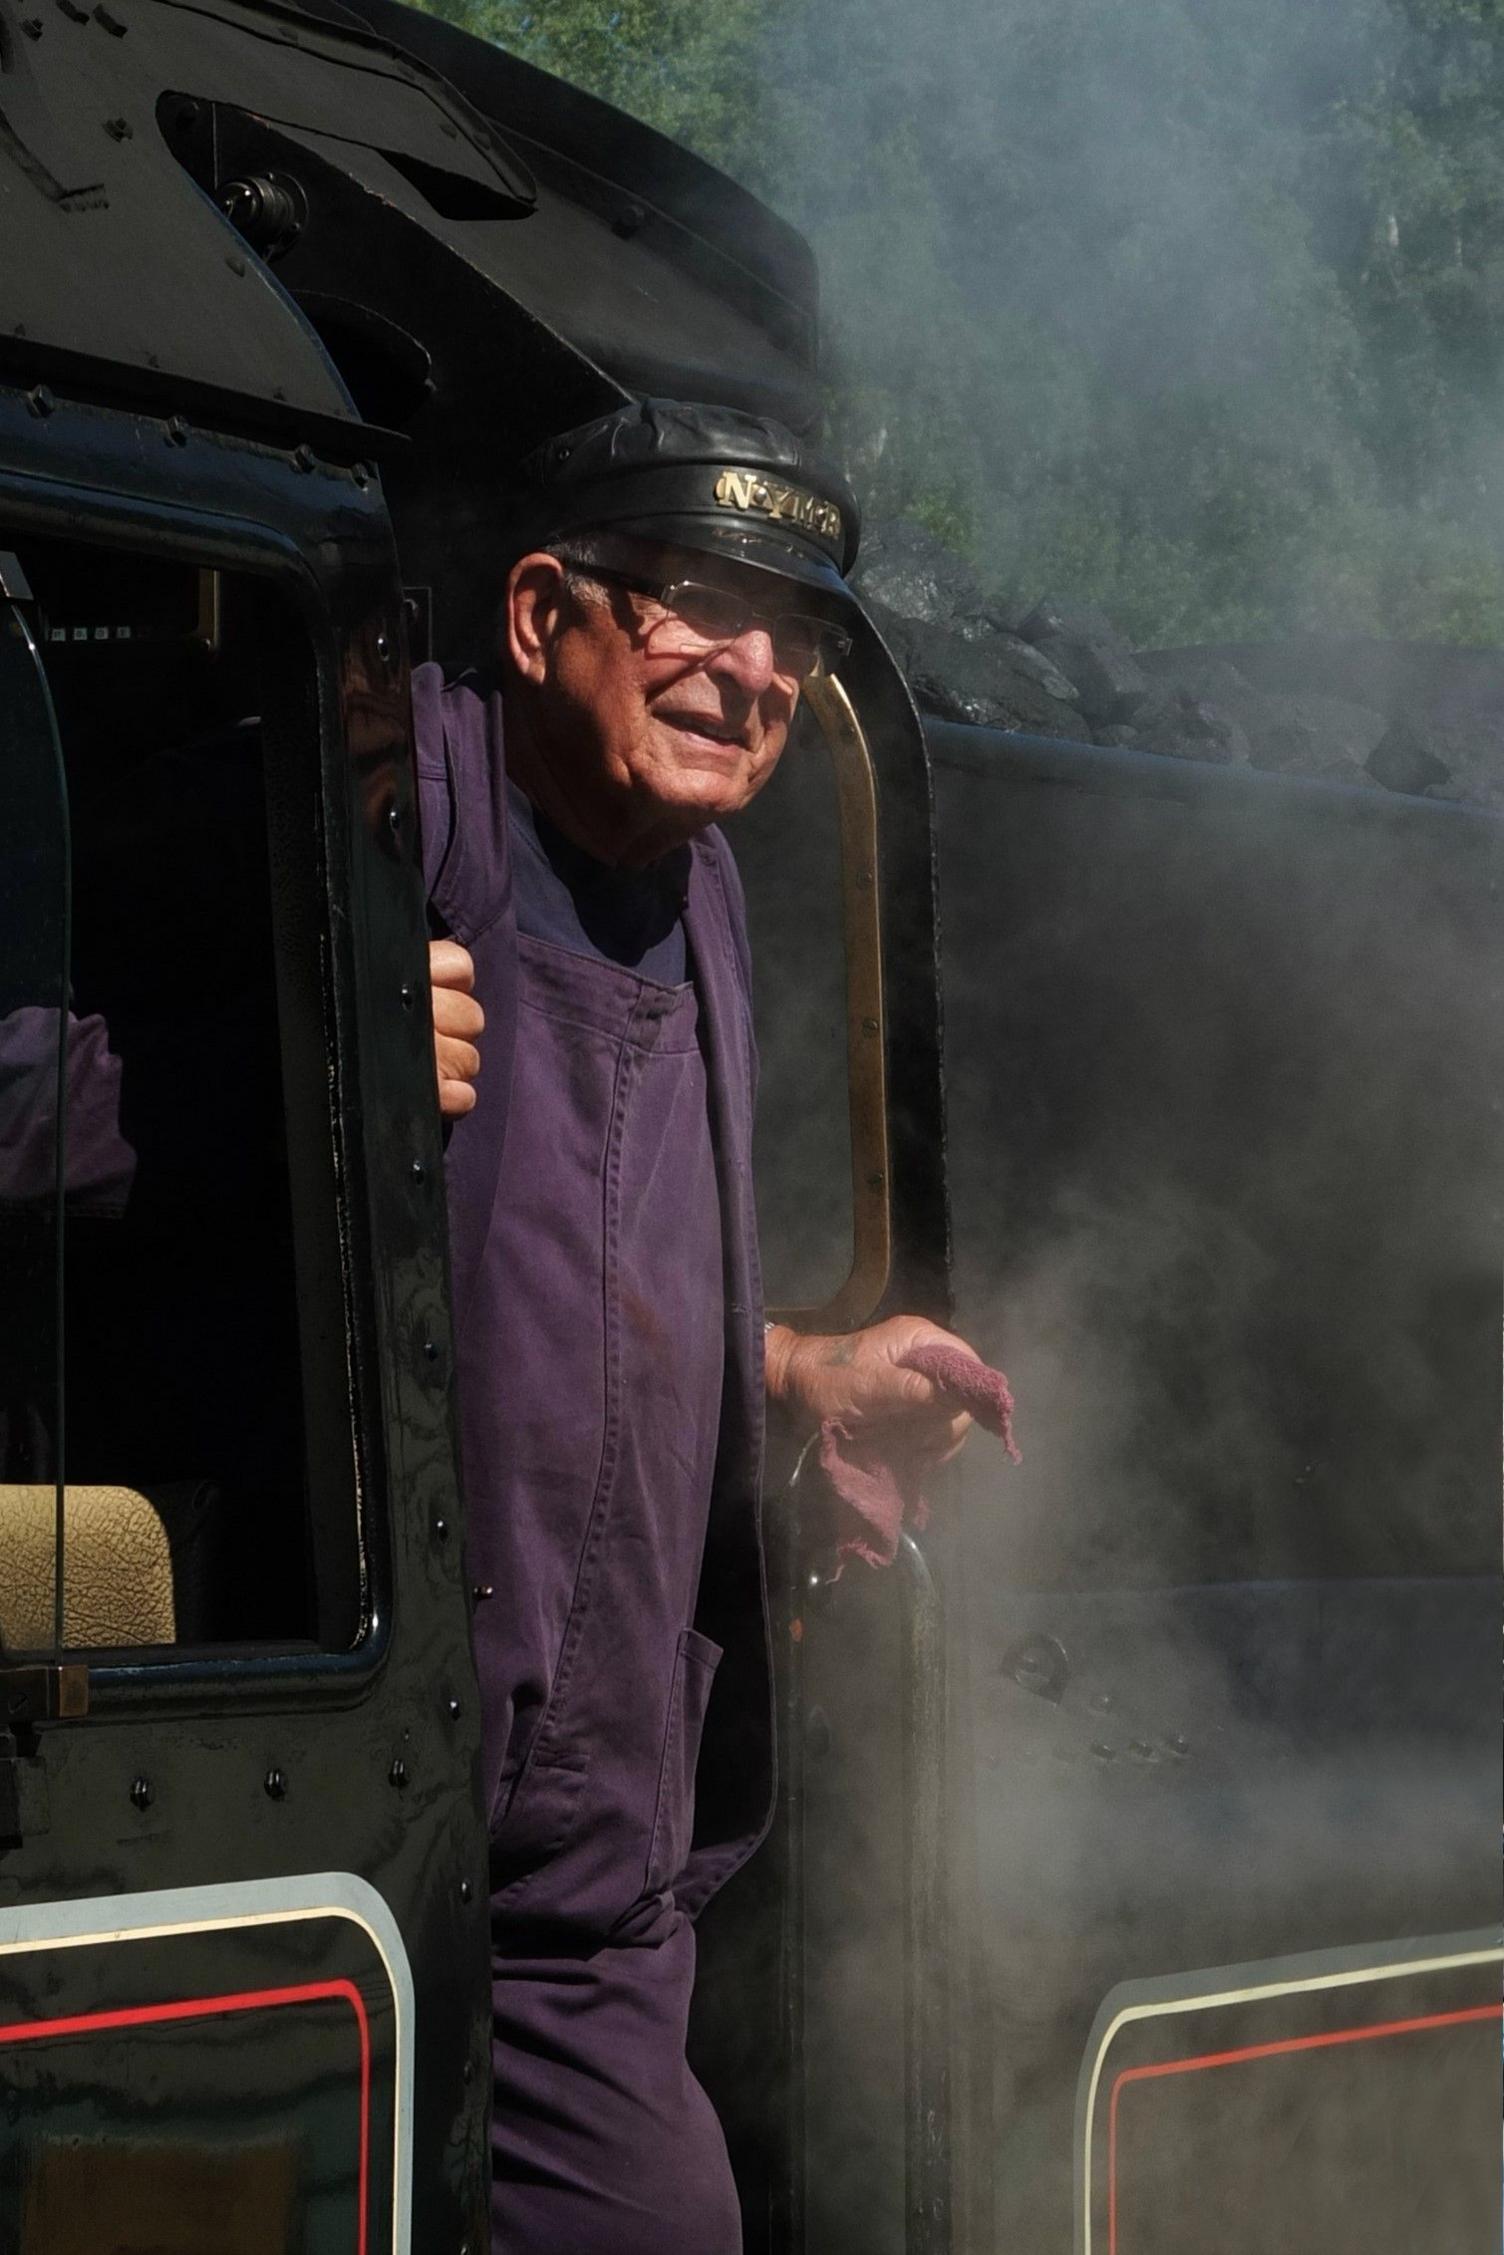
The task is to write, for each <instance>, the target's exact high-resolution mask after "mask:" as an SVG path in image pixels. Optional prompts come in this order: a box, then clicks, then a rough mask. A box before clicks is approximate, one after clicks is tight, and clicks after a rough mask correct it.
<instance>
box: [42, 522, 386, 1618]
mask: <svg viewBox="0 0 1504 2255" xmlns="http://www.w3.org/2000/svg"><path fill="white" fill-rule="evenodd" d="M6 546H13V547H14V548H15V550H16V552H17V554H18V555H19V556H20V558H21V563H22V566H23V568H24V571H25V574H26V577H27V580H28V583H29V587H30V591H31V601H30V602H29V603H28V604H27V605H25V606H24V613H25V619H26V628H27V631H29V633H30V635H31V636H32V638H33V639H34V643H35V646H36V649H37V650H38V651H39V653H40V658H41V662H42V664H43V665H44V666H45V669H46V677H47V681H48V683H49V684H50V689H51V695H52V700H53V703H54V706H55V711H56V722H57V739H58V755H57V756H55V757H54V774H55V775H57V776H58V780H57V781H56V782H55V784H54V792H55V794H56V801H57V803H54V804H53V805H52V806H51V807H50V808H48V809H46V810H45V812H46V814H47V815H48V816H49V817H50V828H48V825H47V823H46V822H44V819H43V813H42V812H38V811H37V808H38V804H39V800H40V797H41V794H42V793H43V789H44V783H43V769H44V760H43V754H42V749H41V747H39V746H37V747H32V746H28V745H26V744H22V743H19V742H18V741H16V738H17V736H18V733H19V732H18V731H17V729H16V728H15V726H14V725H13V726H12V727H11V730H10V734H11V737H12V742H11V743H10V745H9V747H8V755H7V771H8V780H7V785H6V790H7V800H8V809H9V811H8V818H7V831H8V839H7V848H8V858H9V859H11V860H14V858H15V856H16V852H17V851H18V850H20V851H22V852H23V853H29V855H30V858H29V859H28V860H27V862H26V876H27V882H26V884H25V885H23V886H21V887H20V888H8V895H7V897H8V900H9V902H10V908H9V910H8V913H7V918H6V924H5V929H4V936H3V941H0V979H3V981H4V986H5V997H6V1002H7V1005H8V1008H9V1015H8V1017H7V1019H6V1026H7V1027H8V1028H9V1029H10V1035H11V1040H12V1045H13V1046H14V1043H15V1041H16V1039H17V1038H18V1034H17V1027H18V1014H19V1022H20V1023H21V1024H22V1025H24V1022H25V1017H26V1012H27V1011H28V1010H32V1011H33V1014H35V1010H36V1008H37V1005H36V1004H34V1003H32V1002H31V1000H30V999H29V998H30V997H31V995H32V990H33V989H34V988H35V989H36V991H37V995H38V996H39V997H40V1006H41V1007H42V1008H43V1009H44V1010H46V1009H48V1008H50V1012H51V1020H50V1026H49V1024H48V1023H46V1022H45V1021H44V1022H43V1023H42V1024H41V1025H40V1027H39V1028H38V1029H36V1038H34V1039H33V1042H32V1046H33V1048H35V1049H36V1050H37V1052H38V1055H37V1057H36V1059H34V1060H30V1061H28V1060H27V1059H23V1060H22V1061H21V1063H20V1065H19V1066H17V1065H15V1064H12V1066H11V1068H10V1072H9V1077H8V1079H7V1081H6V1084H5V1087H6V1104H7V1114H6V1116H7V1118H10V1117H11V1116H12V1114H14V1115H15V1116H16V1118H17V1119H20V1118H21V1117H22V1116H23V1112H24V1118H25V1121H26V1125H25V1126H24V1128H21V1129H19V1130H18V1136H12V1137H10V1139H9V1140H6V1141H5V1142H4V1143H3V1144H0V1162H3V1165H4V1169H5V1172H6V1175H7V1177H8V1179H7V1180H6V1181H5V1182H4V1183H0V1215H3V1216H4V1217H5V1226H6V1228H7V1230H8V1232H10V1233H11V1234H12V1235H18V1236H19V1237H20V1238H21V1239H23V1240H26V1241H28V1242H29V1243H30V1244H31V1246H32V1251H31V1254H30V1256H29V1258H30V1267H29V1270H27V1271H22V1270H18V1269H17V1268H15V1267H12V1268H11V1269H10V1274H11V1276H12V1278H13V1279H15V1278H16V1277H17V1276H19V1275H22V1274H25V1275H26V1277H27V1282H26V1284H25V1288H24V1290H23V1291H17V1290H14V1289H13V1290H12V1291H10V1292H9V1293H8V1294H7V1300H8V1302H9V1304H8V1306H7V1310H6V1318H5V1330H4V1333H3V1347H0V1352H3V1355H4V1358H5V1359H4V1370H3V1380H4V1388H5V1400H6V1405H7V1407H6V1435H7V1463H6V1475H5V1477H6V1485H5V1487H4V1490H3V1492H0V1510H3V1511H4V1513H5V1515H6V1517H7V1519H8V1521H9V1529H10V1531H9V1534H8V1535H7V1537H6V1538H5V1540H4V1541H3V1543H0V1560H8V1561H9V1564H8V1565H0V1636H3V1637H4V1640H5V1642H6V1644H7V1645H8V1646H10V1647H11V1648H12V1649H16V1648H19V1649H29V1648H33V1647H35V1646H36V1645H37V1644H39V1643H42V1644H50V1643H51V1641H52V1639H51V1611H52V1604H51V1593H52V1581H51V1570H50V1545H51V1542H52V1535H51V1532H50V1531H49V1532H48V1534H47V1537H46V1541H45V1543H41V1548H40V1549H39V1548H38V1544H39V1542H41V1537H40V1536H39V1535H38V1533H37V1531H36V1529H34V1528H33V1527H32V1520H33V1519H34V1518H36V1517H37V1513H38V1510H39V1508H40V1507H39V1505H38V1503H37V1500H36V1494H35V1491H36V1488H37V1483H38V1482H39V1481H41V1480H44V1479H50V1480H54V1481H56V1482H57V1483H59V1486H60V1495H61V1508H62V1515H63V1521H64V1531H63V1539H62V1551H63V1555H64V1561H65V1569H64V1574H65V1597H64V1604H63V1608H62V1612H63V1623H64V1631H65V1634H64V1642H65V1644H66V1645H67V1646H68V1647H69V1648H70V1649H93V1648H115V1647H134V1648H147V1649H151V1648H157V1649H161V1650H164V1651H166V1650H168V1649H169V1648H170V1650H171V1651H172V1652H174V1653H177V1652H181V1651H182V1650H183V1649H184V1648H192V1647H194V1646H205V1645H207V1646H219V1647H223V1646H239V1647H242V1648H254V1649H258V1650H260V1649H266V1648H276V1647H290V1648H292V1649H299V1648H305V1649H306V1648H309V1647H323V1648H326V1649H328V1648H335V1649H338V1648H344V1647H348V1646H350V1645H351V1644H353V1643H354V1642H355V1641H357V1639H358V1637H359V1634H360V1630H361V1625H362V1621H363V1619H364V1614H365V1597H364V1592H363V1589H362V1584H361V1567H360V1559H361V1553H362V1546H361V1543H360V1540H359V1529H358V1524H357V1516H356V1502H355V1494H356V1483H355V1479H354V1466H353V1457H352V1441H351V1419H350V1404H349V1399H348V1382H347V1378H346V1373H345V1350H344V1341H345V1336H346V1325H345V1321H344V1311H343V1308H342V1306H341V1304H340V1281H339V1277H340V1265H339V1256H338V1243H337V1226H338V1225H337V1203H336V1169H335V1163H334V1145H333V1129H332V1122H331V1118H330V1105H329V1097H328V1091H327V1072H326V1068H325V1064H324V1051H323V1041H322V1027H323V993H322V987H323V976H324V974H323V966H322V958H323V954H324V947H325V943H324V939H323V933H324V930H325V927H326V924H327V917H326V912H325V909H324V906H323V898H322V876H321V866H320V846H319V828H320V826H319V821H318V810H319V798H320V794H319V773H320V762H319V744H318V734H317V723H316V717H315V715H316V709H317V708H316V702H315V698H314V695H313V659H312V652H311V649H310V647H309V644H308V641H307V638H306V635H305V633H304V631H303V629H302V628H301V626H300V625H299V623H298V621H297V620H296V618H295V617H294V615H293V614H292V612H291V610H290V609H289V607H288V606H287V605H286V604H285V603H284V602H283V601H282V599H281V598H280V596H279V595H278V594H277V593H276V592H275V591H274V590H273V589H272V588H271V587H270V586H269V585H266V584H263V583H262V582H260V581H258V580H255V579H252V578H249V577H247V578H240V577H238V576H235V575H221V574H216V573H210V572H208V571H203V570H200V569H198V568H196V567H194V566H192V565H188V564H181V565H179V564H168V563H162V562H158V561H155V560H152V559H146V558H141V557H126V556H121V555H115V554H113V553H109V552H107V551H104V550H97V549H83V548H75V547H70V546H65V545H62V544H56V543H47V542H42V541H36V540H30V541H28V540H24V539H14V540H12V541H11V542H7V541H6V539H5V538H4V535H3V533H0V548H5V547H6ZM28 790H29V793H30V798H29V800H28V795H27V794H28ZM64 790H65V791H66V812H67V816H68V823H66V824H65V822H64V820H63V809H62V805H61V798H62V793H63V792H64ZM28 804H30V805H31V806H32V809H33V813H32V816H31V818H30V823H31V830H32V831H34V832H35V833H36V835H37V837H38V839H39V841H41V842H40V843H39V844H38V845H37V847H36V848H35V850H32V849H30V848H28V847H27V846H26V844H25V838H26V836H27V832H26V829H25V827H24V825H18V823H17V809H18V807H20V808H23V809H24V808H25V807H26V806H27V805H28ZM70 824H71V840H70V839H69V836H68V828H69V825H70ZM44 829H46V831H47V835H46V837H45V838H43V836H42V833H43V831H44ZM17 839H20V840H21V841H22V842H21V845H20V847H19V849H18V847H17V845H16V843H15V842H14V841H16V840H17ZM65 879H66V880H67V882H68V884H69V885H70V886H71V933H69V934H67V935H66V938H67V941H68V943H69V944H68V945H67V946H66V948H64V945H63V939H62V938H61V937H60V936H59V933H58V930H57V927H58V926H59V924H60V923H61V922H62V921H63V906H62V901H63V889H64V882H65ZM49 978H50V981H51V985H50V990H49V993H48V994H45V995H44V994H43V992H42V990H43V989H44V988H47V987H48V981H49ZM0 1030H3V1029H0ZM49 1033H50V1035H51V1036H52V1037H53V1039H52V1049H53V1055H54V1059H55V1057H56V1052H57V1048H58V1045H59V1043H60V1044H61V1047H62V1051H63V1066H62V1071H61V1075H60V1076H59V1074H58V1072H57V1070H56V1066H55V1063H54V1067H53V1080H52V1085H53V1086H54V1087H56V1086H58V1085H61V1086H62V1088H63V1090H64V1091H65V1119H64V1123H63V1135H62V1137H61V1140H60V1144H59V1146H58V1153H57V1156H58V1160H59V1168H58V1171H57V1172H56V1173H55V1175H54V1176H53V1177H49V1178H48V1179H47V1180H46V1182H45V1183H43V1184H42V1186H41V1188H40V1189H39V1188H38V1186H37V1183H38V1180H39V1179H40V1178H39V1168H40V1166H41V1157H40V1156H38V1154H42V1147H43V1145H44V1144H45V1141H46V1133H47V1122H48V1118H49V1114H48V1106H47V1097H46V1079H47V1060H46V1058H45V1057H44V1056H43V1055H42V1054H41V1052H42V1050H43V1049H44V1048H45V1047H46V1042H45V1040H44V1039H43V1038H42V1037H43V1036H46V1035H48V1034H49ZM18 1074H19V1075H22V1076H24V1075H26V1074H29V1075H30V1076H31V1080H30V1085H29V1088H28V1087H26V1086H23V1080H22V1078H18ZM23 1098H24V1099H25V1102H24V1105H23ZM18 1137H19V1140H18ZM28 1169H29V1170H30V1171H29V1172H28ZM34 1178H36V1179H34ZM59 1188H60V1190H61V1196H60V1197H59V1196H58V1190H59ZM49 1219H50V1220H51V1222H52V1223H53V1224H57V1223H58V1222H59V1221H60V1225H61V1232H60V1233H61V1261H60V1269H59V1273H60V1278H61V1285H62V1296H61V1308H60V1311H59V1310H57V1308H56V1304H55V1302H52V1301H49V1299H48V1297H47V1292H46V1288H45V1281H44V1279H43V1276H42V1270H43V1267H44V1265H45V1261H46V1259H47V1257H48V1247H47V1242H46V1233H47V1227H48V1223H49ZM54 1249H56V1248H55V1246H54ZM58 1313H60V1320H61V1326H62V1336H63V1352H62V1355H61V1358H60V1366H59V1367H58V1371H57V1375H59V1376H60V1380H61V1385H60V1388H59V1387H58V1386H57V1384H56V1380H55V1377H54V1369H53V1365H57V1364H58V1358H56V1357H53V1358H52V1363H51V1364H49V1356H48V1336H49V1325H48V1321H47V1318H48V1317H49V1315H53V1314H58ZM33 1317H34V1319H35V1320H33ZM44 1554H46V1555H44ZM34 1556H35V1559H36V1560H39V1561H41V1562H42V1563H43V1564H45V1566H46V1571H45V1573H44V1574H43V1576H42V1581H43V1583H44V1584H45V1588H44V1589H43V1591H42V1598H44V1599H45V1602H42V1601H41V1599H39V1597H38V1585H37V1583H36V1576H35V1574H34V1573H30V1572H29V1570H28V1567H27V1564H26V1561H27V1560H31V1559H33V1557H34ZM44 1632H45V1633H44Z"/></svg>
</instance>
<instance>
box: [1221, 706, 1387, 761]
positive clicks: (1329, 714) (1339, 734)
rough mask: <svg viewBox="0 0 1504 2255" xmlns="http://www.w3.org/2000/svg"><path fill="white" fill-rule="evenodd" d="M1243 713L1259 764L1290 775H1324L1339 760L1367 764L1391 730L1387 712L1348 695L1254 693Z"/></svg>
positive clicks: (1252, 754)
mask: <svg viewBox="0 0 1504 2255" xmlns="http://www.w3.org/2000/svg"><path fill="white" fill-rule="evenodd" d="M1238 718H1239V720H1240V722H1241V723H1242V725H1243V727H1244V728H1245V729H1246V730H1247V733H1248V740H1249V757H1250V758H1251V759H1252V761H1253V764H1254V766H1255V767H1267V768H1272V769H1273V770H1274V771H1275V772H1276V773H1279V774H1288V775H1319V774H1321V773H1322V772H1323V770H1324V769H1327V768H1329V767H1330V766H1331V765H1332V763H1333V762H1334V761H1338V760H1343V761H1351V762H1353V764H1354V765H1356V766H1358V767H1362V766H1364V765H1365V764H1366V762H1367V760H1368V756H1369V754H1370V753H1371V752H1372V751H1374V750H1375V749H1376V748H1377V746H1378V744H1379V741H1380V739H1381V738H1382V737H1383V735H1384V731H1385V722H1384V716H1383V714H1382V713H1377V712H1374V711H1372V710H1371V708H1370V707H1369V706H1367V705H1353V704H1349V703H1348V702H1347V700H1346V699H1345V698H1342V697H1318V696H1299V697H1290V696H1280V695H1277V694H1273V695H1267V696H1261V697H1254V698H1253V699H1252V700H1251V702H1250V703H1249V704H1247V705H1246V706H1244V707H1242V708H1241V709H1240V711H1239V713H1238Z"/></svg>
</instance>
